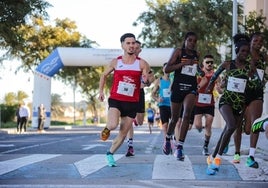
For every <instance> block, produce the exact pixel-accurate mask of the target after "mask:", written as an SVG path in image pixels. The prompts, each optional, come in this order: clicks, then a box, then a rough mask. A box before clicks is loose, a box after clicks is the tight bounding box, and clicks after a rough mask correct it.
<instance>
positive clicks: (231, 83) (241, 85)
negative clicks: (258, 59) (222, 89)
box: [227, 77, 247, 93]
mask: <svg viewBox="0 0 268 188" xmlns="http://www.w3.org/2000/svg"><path fill="white" fill-rule="evenodd" d="M246 84H247V80H246V79H242V78H235V77H229V78H228V83H227V90H228V91H233V92H237V93H244V92H245V88H246Z"/></svg>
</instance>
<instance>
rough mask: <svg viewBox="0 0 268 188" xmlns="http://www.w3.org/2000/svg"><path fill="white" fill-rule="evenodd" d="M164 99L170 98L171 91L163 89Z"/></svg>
mask: <svg viewBox="0 0 268 188" xmlns="http://www.w3.org/2000/svg"><path fill="white" fill-rule="evenodd" d="M163 97H165V98H167V97H170V89H163Z"/></svg>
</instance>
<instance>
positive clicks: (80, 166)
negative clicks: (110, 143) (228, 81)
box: [74, 155, 124, 178]
mask: <svg viewBox="0 0 268 188" xmlns="http://www.w3.org/2000/svg"><path fill="white" fill-rule="evenodd" d="M123 156H124V155H114V160H115V161H117V160H119V159H120V158H122V157H123ZM105 159H106V158H105V155H92V156H90V157H87V158H85V159H83V160H80V161H78V162H75V163H74V165H75V166H76V168H77V170H78V171H79V173H80V175H81V177H82V178H83V177H86V176H88V175H89V174H92V173H94V172H96V171H97V170H99V169H101V168H103V167H105V166H106V165H107V162H106V160H105ZM90 164H94V165H90Z"/></svg>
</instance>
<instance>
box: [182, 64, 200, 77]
mask: <svg viewBox="0 0 268 188" xmlns="http://www.w3.org/2000/svg"><path fill="white" fill-rule="evenodd" d="M196 72H197V64H194V65H185V66H183V67H182V69H181V73H182V74H186V75H189V76H195V75H196Z"/></svg>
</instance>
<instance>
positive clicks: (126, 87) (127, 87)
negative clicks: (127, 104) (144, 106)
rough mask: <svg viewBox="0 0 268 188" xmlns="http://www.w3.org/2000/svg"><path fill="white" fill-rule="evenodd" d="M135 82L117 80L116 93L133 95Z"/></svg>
mask: <svg viewBox="0 0 268 188" xmlns="http://www.w3.org/2000/svg"><path fill="white" fill-rule="evenodd" d="M134 90H135V84H131V83H127V82H122V81H119V84H118V89H117V93H118V94H121V95H126V96H130V97H132V96H133V95H134Z"/></svg>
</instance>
